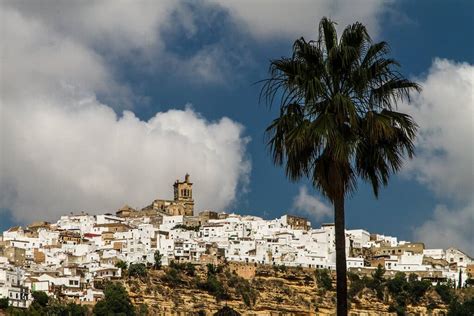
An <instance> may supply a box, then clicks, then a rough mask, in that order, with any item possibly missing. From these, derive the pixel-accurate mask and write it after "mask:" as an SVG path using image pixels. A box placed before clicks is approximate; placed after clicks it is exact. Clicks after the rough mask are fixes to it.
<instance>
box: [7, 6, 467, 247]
mask: <svg viewBox="0 0 474 316" xmlns="http://www.w3.org/2000/svg"><path fill="white" fill-rule="evenodd" d="M38 3H39V4H38ZM38 3H37V4H32V3H29V2H22V1H17V2H9V1H4V2H3V3H2V5H3V6H4V8H3V9H4V10H2V21H4V22H2V24H3V27H2V29H3V31H2V33H3V35H4V36H3V37H4V40H3V41H2V44H1V45H2V54H3V59H2V64H3V65H2V67H3V68H4V69H5V70H4V71H3V72H4V75H3V76H2V92H1V93H2V95H1V97H2V100H3V102H2V110H3V111H2V113H4V115H2V116H3V118H2V125H3V126H4V129H3V131H5V132H4V133H2V136H1V137H2V152H3V154H2V160H3V161H2V163H1V166H2V183H1V185H0V189H1V193H0V203H1V204H0V207H1V208H2V210H3V212H2V213H1V216H2V221H1V223H0V228H3V229H4V228H6V227H8V226H10V225H12V224H14V223H27V222H30V221H33V220H35V219H41V218H47V219H54V218H57V217H58V216H59V215H60V214H65V213H69V212H70V211H77V210H83V209H85V210H88V211H91V212H101V211H104V210H105V211H110V210H114V209H115V208H116V207H118V206H120V205H122V204H123V203H131V204H132V205H133V206H140V205H141V206H143V205H144V204H146V203H147V202H149V201H150V200H151V199H153V198H156V197H159V196H162V197H169V195H171V190H170V184H171V183H172V181H173V179H175V178H178V177H182V176H183V175H184V173H186V172H189V173H191V176H192V177H193V180H194V181H195V186H196V193H200V194H201V197H199V199H200V200H199V201H198V206H199V209H206V208H212V209H217V210H225V211H236V212H238V213H246V214H254V215H258V216H263V217H265V218H272V217H277V216H280V215H282V214H284V213H287V212H290V213H296V214H300V215H305V216H308V217H310V218H311V219H312V221H313V225H314V226H317V225H319V224H320V223H321V222H328V221H331V216H328V214H329V213H328V212H327V207H330V206H329V204H328V202H327V201H325V200H324V199H323V198H321V196H320V195H319V194H318V193H317V192H315V191H314V190H312V189H311V187H310V185H309V184H308V182H307V181H305V180H302V181H300V182H298V183H290V182H289V181H288V180H287V179H286V178H285V175H284V171H283V169H282V168H280V167H275V166H274V165H273V164H272V161H271V158H270V156H269V154H268V151H267V150H266V148H265V142H264V137H263V131H264V129H265V126H266V125H268V124H269V122H270V121H271V120H272V118H274V117H275V115H276V109H272V110H270V109H268V108H267V107H265V106H264V105H263V104H259V103H258V94H259V89H260V87H261V86H260V85H259V84H256V82H257V81H259V80H261V79H264V78H266V77H267V69H268V65H269V60H270V59H273V58H279V57H281V56H289V55H290V54H291V45H292V43H293V41H294V40H295V39H296V38H298V37H299V36H305V38H307V39H309V38H316V37H317V23H318V21H319V19H320V18H321V17H322V16H324V15H327V16H329V17H331V18H333V19H334V20H335V21H336V22H338V25H339V28H340V29H342V28H343V27H344V26H345V25H347V24H349V23H351V22H355V21H361V22H362V23H364V24H366V25H367V26H368V28H369V32H370V34H371V35H372V37H373V39H374V41H380V40H385V41H387V42H388V43H389V44H390V46H391V48H392V52H391V55H392V56H393V57H394V58H395V59H397V60H398V61H399V62H400V63H401V64H402V72H403V73H404V74H405V75H406V76H408V77H410V78H412V79H415V80H417V81H419V82H420V83H421V84H423V85H424V86H425V85H426V89H425V90H424V91H423V93H422V95H420V96H418V97H417V98H416V99H415V100H414V102H413V104H411V105H406V104H404V105H402V106H401V107H402V108H403V109H406V110H407V111H408V112H409V113H411V114H412V115H413V116H414V117H415V119H417V121H418V122H419V124H420V135H421V136H420V140H419V146H418V147H417V151H418V153H419V154H418V157H417V158H416V159H415V160H414V161H413V162H411V163H410V164H409V165H407V167H406V168H405V169H404V170H403V172H402V173H401V174H400V175H396V176H393V177H392V179H391V181H390V184H389V186H388V187H387V188H385V189H384V190H382V191H381V194H380V197H379V199H378V200H376V199H375V198H374V197H373V195H372V192H371V191H370V188H369V187H368V186H367V185H366V184H363V183H361V184H360V185H359V190H358V192H357V193H356V194H355V195H354V196H353V197H352V198H350V199H349V200H348V202H347V208H346V209H347V220H346V222H347V226H348V228H365V229H368V230H369V231H371V232H378V233H384V234H389V235H396V236H399V237H400V238H402V239H417V240H421V241H425V242H427V243H428V244H429V245H430V246H433V247H448V246H450V245H453V246H458V247H461V248H463V249H465V250H466V251H470V252H471V254H472V252H473V249H472V244H473V241H474V240H473V235H472V231H471V229H470V226H471V225H472V224H473V223H474V219H473V217H474V208H473V205H474V203H473V202H472V197H471V195H472V191H473V181H474V180H473V160H472V159H473V151H474V148H473V143H472V132H473V126H472V125H473V124H472V121H473V120H472V119H473V107H474V105H473V103H474V102H473V98H472V96H473V94H472V93H473V92H472V89H473V78H472V75H473V73H474V72H473V64H474V42H473V41H472V39H471V38H470V32H471V30H472V29H473V27H474V25H473V24H474V22H473V19H474V17H473V13H472V12H474V3H473V2H472V1H450V2H447V1H416V2H415V1H385V2H379V1H369V0H367V1H359V2H357V3H355V2H349V1H336V2H334V3H330V2H327V1H316V2H314V1H296V2H294V3H293V4H290V2H289V1H276V2H272V1H262V2H245V1H244V2H233V1H217V0H216V1H198V2H190V1H184V2H169V3H168V2H166V1H165V2H163V3H161V4H153V3H151V2H146V1H145V2H138V4H133V5H132V4H131V3H126V2H125V3H114V2H113V1H111V2H109V1H102V2H100V4H96V5H90V6H89V7H84V6H83V5H82V4H77V5H74V7H71V5H68V4H67V2H62V3H61V2H59V3H57V4H55V5H53V4H51V3H49V2H48V1H39V2H38ZM471 36H472V35H471ZM444 89H446V91H445V90H444ZM440 91H443V93H442V95H437V93H439V92H440ZM450 108H454V109H452V111H453V113H454V114H453V115H452V116H451V117H447V116H446V115H445V114H446V113H447V112H446V111H447V109H450ZM124 110H125V111H126V112H125V114H123V111H124ZM114 113H115V115H117V116H116V117H114ZM448 113H449V112H448ZM224 117H225V118H227V119H224V120H223V119H222V118H224ZM445 121H449V122H450V123H449V124H448V123H447V122H445ZM453 134H459V138H456V137H455V135H454V136H453ZM453 140H454V141H453ZM203 148H205V149H203ZM86 175H87V176H86ZM446 175H448V176H446ZM304 188H306V189H304ZM298 198H299V201H301V203H300V204H298V205H297V203H295V200H296V199H298Z"/></svg>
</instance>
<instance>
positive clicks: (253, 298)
mask: <svg viewBox="0 0 474 316" xmlns="http://www.w3.org/2000/svg"><path fill="white" fill-rule="evenodd" d="M227 285H228V286H229V287H231V288H235V291H236V293H237V295H239V296H240V297H241V298H242V301H243V302H244V304H245V305H246V306H247V307H252V306H254V305H255V303H256V302H257V297H258V291H257V290H255V289H254V288H253V287H252V285H251V284H250V282H249V281H247V280H245V279H244V278H242V277H239V276H236V275H230V276H229V280H228V282H227Z"/></svg>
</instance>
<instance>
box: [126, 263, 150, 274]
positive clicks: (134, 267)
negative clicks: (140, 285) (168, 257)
mask: <svg viewBox="0 0 474 316" xmlns="http://www.w3.org/2000/svg"><path fill="white" fill-rule="evenodd" d="M147 274H148V272H147V270H146V265H145V264H144V263H132V264H130V267H128V275H129V276H131V277H146V276H147Z"/></svg>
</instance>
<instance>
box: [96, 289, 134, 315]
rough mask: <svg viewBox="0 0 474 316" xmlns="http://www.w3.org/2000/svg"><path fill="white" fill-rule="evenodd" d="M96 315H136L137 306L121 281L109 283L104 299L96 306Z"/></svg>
mask: <svg viewBox="0 0 474 316" xmlns="http://www.w3.org/2000/svg"><path fill="white" fill-rule="evenodd" d="M94 315H95V316H109V315H123V316H135V308H134V307H133V305H132V302H131V301H130V298H129V297H128V293H127V291H126V290H125V288H124V287H123V286H122V285H121V284H120V283H109V284H107V286H106V287H105V290H104V299H103V300H101V301H99V302H97V304H95V306H94Z"/></svg>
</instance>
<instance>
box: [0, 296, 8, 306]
mask: <svg viewBox="0 0 474 316" xmlns="http://www.w3.org/2000/svg"><path fill="white" fill-rule="evenodd" d="M7 308H8V297H2V298H0V309H7Z"/></svg>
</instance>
